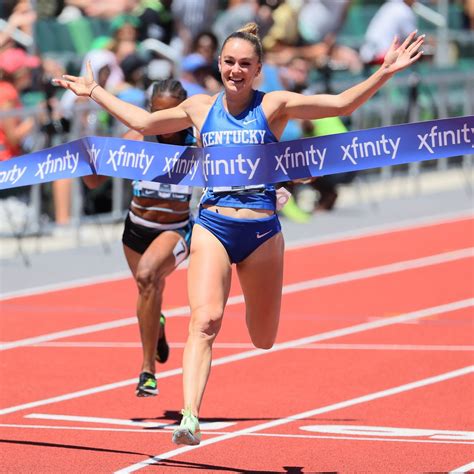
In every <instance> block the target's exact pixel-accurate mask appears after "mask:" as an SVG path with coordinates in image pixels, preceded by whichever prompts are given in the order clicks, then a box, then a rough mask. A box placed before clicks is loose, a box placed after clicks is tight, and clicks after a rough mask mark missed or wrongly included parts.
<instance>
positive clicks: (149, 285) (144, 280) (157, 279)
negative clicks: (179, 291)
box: [136, 266, 165, 295]
mask: <svg viewBox="0 0 474 474" xmlns="http://www.w3.org/2000/svg"><path fill="white" fill-rule="evenodd" d="M136 280H137V286H138V291H139V292H140V294H141V295H143V294H146V293H149V292H151V291H158V292H159V293H162V292H163V289H164V286H165V278H164V276H163V275H162V274H161V272H160V271H159V270H158V269H152V268H150V267H146V266H143V267H139V268H138V269H137V273H136Z"/></svg>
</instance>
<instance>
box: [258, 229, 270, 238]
mask: <svg viewBox="0 0 474 474" xmlns="http://www.w3.org/2000/svg"><path fill="white" fill-rule="evenodd" d="M271 232H272V231H271V230H269V231H268V232H265V233H264V234H261V233H260V232H257V239H261V238H262V237H265V236H266V235H268V234H270V233H271Z"/></svg>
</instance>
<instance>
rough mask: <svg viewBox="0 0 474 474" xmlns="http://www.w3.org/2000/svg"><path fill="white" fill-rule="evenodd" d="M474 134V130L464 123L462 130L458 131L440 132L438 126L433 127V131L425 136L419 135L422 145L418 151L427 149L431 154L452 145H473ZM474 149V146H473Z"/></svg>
mask: <svg viewBox="0 0 474 474" xmlns="http://www.w3.org/2000/svg"><path fill="white" fill-rule="evenodd" d="M473 134H474V128H470V127H469V126H468V124H467V123H464V125H463V127H462V128H460V129H459V128H458V129H456V130H444V131H438V126H437V125H433V126H432V127H431V130H430V131H429V132H428V133H425V134H424V135H417V137H418V140H419V141H420V144H419V146H418V150H421V149H422V148H426V149H427V150H428V151H429V152H430V153H431V154H433V153H434V149H435V148H438V147H439V148H442V147H445V146H451V145H461V144H462V143H473V141H472V140H471V137H470V136H472V135H473ZM471 147H472V148H474V144H472V145H471Z"/></svg>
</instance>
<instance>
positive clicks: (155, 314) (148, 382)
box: [83, 80, 194, 397]
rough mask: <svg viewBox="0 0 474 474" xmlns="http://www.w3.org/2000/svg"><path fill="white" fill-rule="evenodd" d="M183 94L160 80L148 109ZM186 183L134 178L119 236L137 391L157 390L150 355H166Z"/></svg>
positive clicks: (172, 138) (185, 223)
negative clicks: (139, 358)
mask: <svg viewBox="0 0 474 474" xmlns="http://www.w3.org/2000/svg"><path fill="white" fill-rule="evenodd" d="M186 97H187V93H186V90H185V89H184V88H183V86H182V85H181V83H180V82H179V81H175V80H164V81H158V82H155V83H154V84H153V89H152V94H151V98H150V110H151V112H152V113H153V112H156V111H158V110H165V109H169V108H172V107H176V106H178V105H179V104H180V103H181V102H183V101H184V100H185V99H186ZM124 138H128V139H131V140H146V141H153V142H159V143H167V144H172V145H192V144H193V143H194V137H193V136H192V131H191V130H190V129H185V130H183V131H180V132H175V133H168V134H162V135H158V136H143V135H142V134H140V133H137V132H136V131H134V130H130V131H129V132H127V133H126V134H125V135H124ZM83 179H84V181H85V183H86V185H87V186H88V187H90V188H95V187H97V186H99V185H100V184H101V183H102V182H103V181H105V180H106V179H107V177H106V176H97V175H91V176H84V177H83ZM191 193H192V189H191V188H190V187H189V186H176V185H169V184H160V183H154V182H149V181H134V182H133V198H132V202H131V203H130V209H129V212H128V214H127V217H126V219H125V227H124V231H123V236H122V242H123V250H124V253H125V258H126V259H127V263H128V266H129V267H130V270H131V271H132V274H133V277H134V278H135V281H136V283H137V286H138V301H137V317H138V325H139V327H140V337H141V341H142V351H143V362H142V367H141V373H140V376H139V379H138V385H137V388H136V395H137V396H138V397H150V396H154V395H157V394H158V387H157V383H156V378H155V360H156V361H158V362H159V363H162V364H163V363H164V362H166V361H167V359H168V355H169V346H168V343H167V341H166V335H165V322H166V319H165V316H164V315H163V314H162V313H161V306H162V301H163V290H164V287H165V278H166V277H167V276H168V275H169V274H170V273H171V272H172V271H173V270H174V269H175V268H176V267H177V266H178V265H179V264H180V263H181V262H182V261H183V260H185V259H186V258H187V256H188V254H189V245H190V240H191V231H192V227H193V219H192V216H191V213H190V209H189V201H190V198H191Z"/></svg>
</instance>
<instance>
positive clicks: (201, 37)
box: [191, 31, 221, 83]
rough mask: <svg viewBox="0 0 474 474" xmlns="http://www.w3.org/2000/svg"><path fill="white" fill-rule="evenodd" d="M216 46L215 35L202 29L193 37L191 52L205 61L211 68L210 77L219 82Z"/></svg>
mask: <svg viewBox="0 0 474 474" xmlns="http://www.w3.org/2000/svg"><path fill="white" fill-rule="evenodd" d="M218 47H219V45H218V41H217V37H216V35H215V34H214V33H212V32H211V31H202V32H201V33H199V34H198V35H197V36H196V38H195V39H194V41H193V45H192V51H191V52H192V53H198V54H200V55H201V56H202V57H203V58H204V59H205V60H206V61H207V63H208V64H209V65H210V68H211V70H212V77H213V78H214V79H215V80H216V81H218V82H219V83H220V82H221V74H220V72H219V66H218V64H217V50H218Z"/></svg>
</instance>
